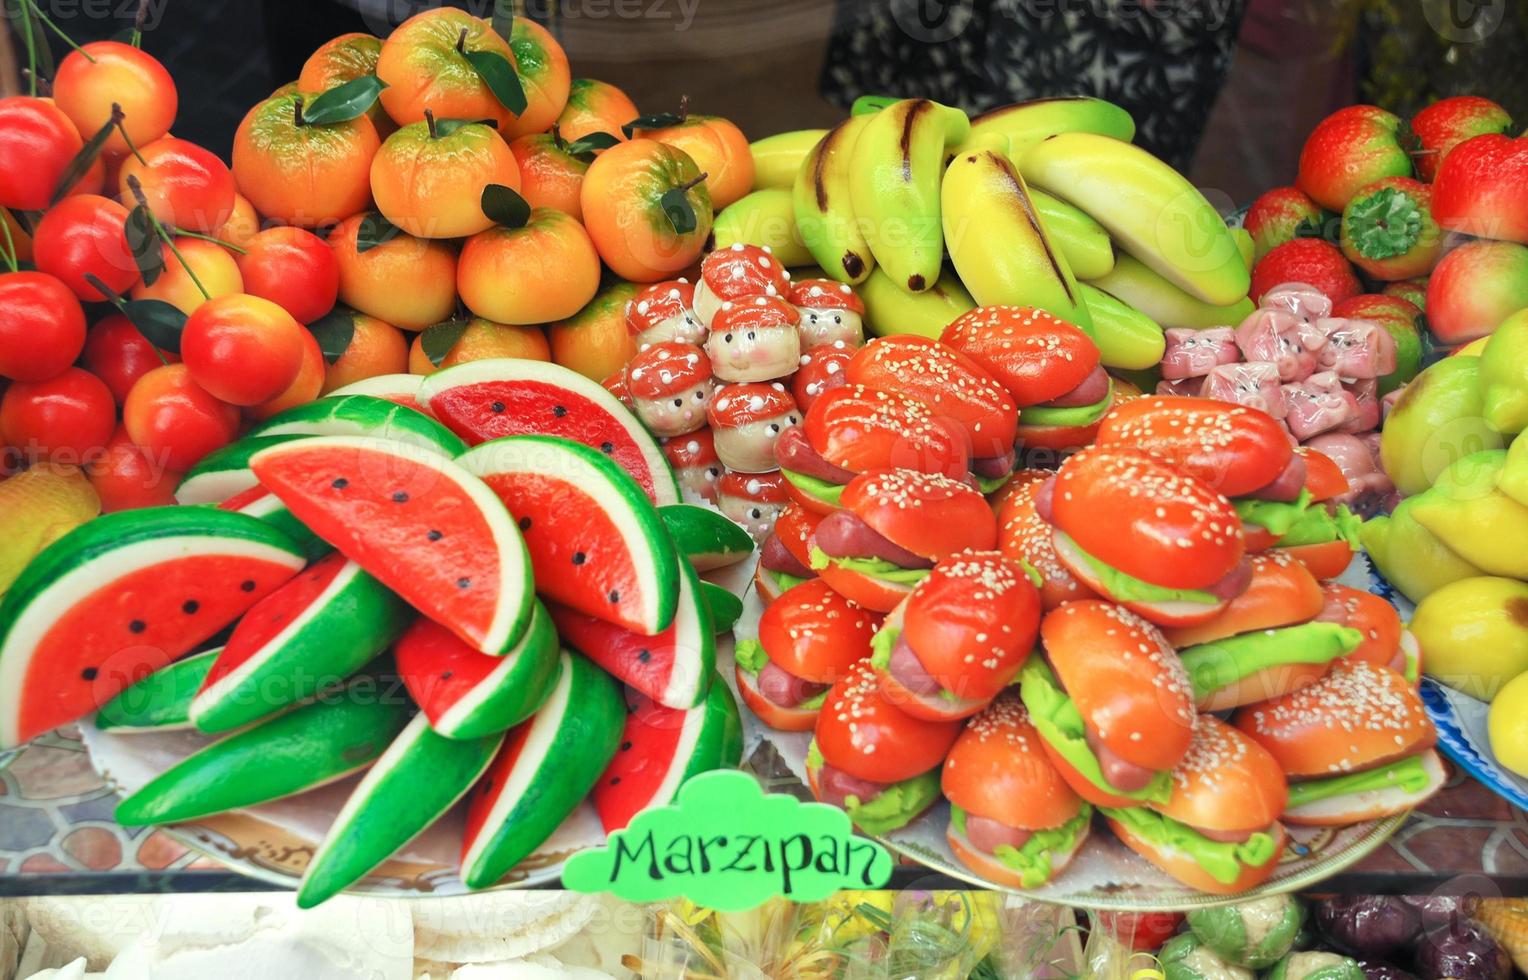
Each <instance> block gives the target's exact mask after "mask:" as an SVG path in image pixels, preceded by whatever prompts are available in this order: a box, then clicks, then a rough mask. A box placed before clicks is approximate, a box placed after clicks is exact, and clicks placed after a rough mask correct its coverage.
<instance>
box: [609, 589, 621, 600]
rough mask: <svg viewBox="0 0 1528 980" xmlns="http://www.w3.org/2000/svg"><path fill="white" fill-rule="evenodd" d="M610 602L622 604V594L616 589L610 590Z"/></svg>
mask: <svg viewBox="0 0 1528 980" xmlns="http://www.w3.org/2000/svg"><path fill="white" fill-rule="evenodd" d="M610 601H611V602H620V601H621V593H619V592H617V591H616V590H615V589H611V590H610Z"/></svg>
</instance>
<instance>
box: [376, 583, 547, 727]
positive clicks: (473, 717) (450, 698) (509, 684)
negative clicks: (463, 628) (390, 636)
mask: <svg viewBox="0 0 1528 980" xmlns="http://www.w3.org/2000/svg"><path fill="white" fill-rule="evenodd" d="M393 656H394V657H395V658H396V660H397V662H398V675H399V676H400V677H402V678H403V683H404V684H405V685H407V687H408V689H409V694H410V695H412V696H413V698H414V701H415V703H417V704H418V705H419V707H420V708H421V709H422V710H423V711H424V713H425V716H426V717H428V718H429V719H430V727H431V728H433V729H435V731H437V732H439V733H440V734H442V735H444V736H445V737H446V738H480V737H482V736H484V735H492V734H493V733H495V732H502V731H506V730H508V729H510V728H513V727H514V726H515V725H518V724H520V722H522V721H524V720H525V719H527V718H529V717H530V716H531V715H533V714H535V713H536V709H537V708H539V707H541V705H542V703H543V702H545V701H546V699H547V696H548V695H550V694H551V693H552V687H553V686H554V685H555V684H556V683H557V671H558V668H559V664H560V660H559V658H558V649H557V630H556V629H555V628H554V627H553V626H552V617H551V615H549V614H548V613H547V611H546V607H545V606H543V605H541V603H539V602H538V603H536V611H535V613H534V614H533V615H532V616H531V625H530V629H528V630H526V631H525V635H524V636H523V637H521V638H520V642H519V644H518V645H516V647H515V648H514V649H513V650H511V651H509V653H507V654H505V655H504V656H502V657H490V656H489V655H488V654H486V653H478V652H477V651H476V650H474V649H472V648H471V647H469V646H467V644H465V643H463V642H462V641H461V640H459V639H457V638H456V636H455V634H453V633H452V632H451V631H450V630H448V629H446V628H445V627H444V626H441V625H440V624H439V623H435V622H432V621H431V620H428V619H421V620H419V621H418V622H416V623H415V624H414V625H413V626H411V627H409V629H408V631H407V632H405V633H404V634H403V636H402V637H401V638H400V639H399V640H398V643H397V645H396V646H395V647H394V648H393Z"/></svg>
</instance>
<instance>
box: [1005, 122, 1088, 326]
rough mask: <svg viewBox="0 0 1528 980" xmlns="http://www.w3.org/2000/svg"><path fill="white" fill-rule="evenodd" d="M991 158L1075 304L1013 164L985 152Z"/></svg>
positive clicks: (1070, 288)
mask: <svg viewBox="0 0 1528 980" xmlns="http://www.w3.org/2000/svg"><path fill="white" fill-rule="evenodd" d="M987 155H988V156H989V157H991V158H992V162H993V164H994V165H996V167H997V169H998V172H999V173H1000V174H1001V175H1002V179H1003V180H1004V182H1006V183H1007V185H1008V189H1009V193H1010V194H1011V195H1012V196H1013V199H1014V201H1015V202H1017V204H1018V207H1019V209H1020V210H1021V211H1023V213H1024V220H1025V221H1027V222H1029V227H1030V229H1031V230H1032V231H1033V232H1034V233H1035V240H1036V241H1038V242H1039V243H1040V245H1041V246H1042V247H1043V248H1044V249H1045V259H1046V261H1048V262H1049V263H1050V266H1051V271H1052V272H1054V273H1055V274H1056V281H1057V282H1059V283H1061V288H1062V289H1063V290H1065V291H1066V298H1067V300H1069V301H1070V302H1072V303H1076V302H1077V297H1076V295H1075V294H1073V292H1072V284H1071V283H1069V282H1067V281H1066V273H1064V272H1062V271H1061V263H1060V262H1058V261H1057V260H1056V252H1055V250H1054V249H1052V248H1051V245H1050V242H1049V241H1048V240H1047V239H1046V237H1045V229H1044V228H1043V227H1042V226H1041V225H1040V216H1039V215H1038V214H1036V213H1035V209H1034V206H1033V205H1032V204H1031V203H1030V200H1029V195H1028V194H1026V193H1024V185H1023V184H1022V183H1020V181H1019V176H1018V174H1016V173H1014V172H1013V164H1011V163H1009V162H1008V159H1007V158H1006V157H1004V156H1002V155H1000V154H997V153H993V152H992V151H991V150H988V151H987Z"/></svg>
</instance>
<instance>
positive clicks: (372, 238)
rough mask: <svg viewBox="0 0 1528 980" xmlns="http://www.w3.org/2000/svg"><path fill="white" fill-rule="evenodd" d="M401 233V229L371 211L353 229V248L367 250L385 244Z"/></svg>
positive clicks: (359, 250)
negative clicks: (358, 225)
mask: <svg viewBox="0 0 1528 980" xmlns="http://www.w3.org/2000/svg"><path fill="white" fill-rule="evenodd" d="M402 233H403V229H401V228H399V227H398V226H397V225H395V224H393V223H392V222H391V221H388V220H387V219H386V218H384V217H382V215H381V214H379V213H377V212H376V211H372V212H371V213H370V214H368V215H366V217H364V218H362V219H361V224H360V227H358V228H356V230H355V250H356V251H357V252H369V251H371V250H372V249H374V248H376V247H377V246H378V245H386V244H387V243H388V242H390V241H392V240H393V239H394V238H397V237H398V236H399V235H401V234H402Z"/></svg>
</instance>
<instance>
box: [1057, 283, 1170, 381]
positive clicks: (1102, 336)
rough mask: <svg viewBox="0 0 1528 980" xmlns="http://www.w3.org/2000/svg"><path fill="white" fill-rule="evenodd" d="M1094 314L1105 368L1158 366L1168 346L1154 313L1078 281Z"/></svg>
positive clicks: (1094, 323) (1095, 330) (1100, 352)
mask: <svg viewBox="0 0 1528 980" xmlns="http://www.w3.org/2000/svg"><path fill="white" fill-rule="evenodd" d="M1077 288H1078V289H1080V290H1082V298H1083V301H1084V302H1086V303H1087V304H1088V315H1089V316H1091V317H1092V318H1093V334H1092V336H1093V343H1095V344H1097V345H1098V354H1099V358H1100V359H1101V360H1102V361H1103V365H1104V367H1106V368H1122V369H1124V370H1127V371H1140V370H1144V369H1146V368H1149V367H1155V366H1156V364H1157V362H1158V361H1160V360H1161V359H1162V352H1163V351H1165V350H1166V349H1167V338H1166V337H1164V336H1163V334H1162V327H1161V326H1160V325H1159V324H1158V323H1157V322H1156V321H1155V320H1153V319H1152V318H1151V317H1149V316H1147V315H1146V314H1144V313H1142V312H1141V311H1140V310H1137V309H1136V308H1135V307H1133V306H1131V305H1130V304H1128V303H1126V302H1124V301H1123V300H1121V299H1120V298H1119V297H1117V296H1110V295H1109V294H1108V293H1106V292H1104V291H1103V290H1102V289H1099V288H1098V287H1097V286H1090V285H1088V284H1087V283H1085V282H1081V283H1078V284H1077Z"/></svg>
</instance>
